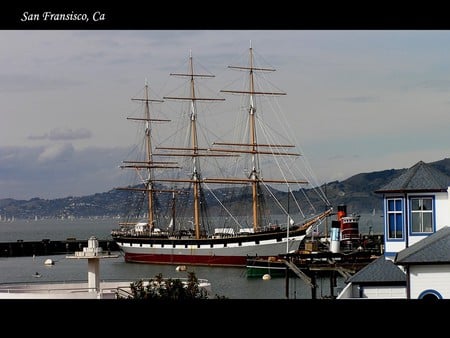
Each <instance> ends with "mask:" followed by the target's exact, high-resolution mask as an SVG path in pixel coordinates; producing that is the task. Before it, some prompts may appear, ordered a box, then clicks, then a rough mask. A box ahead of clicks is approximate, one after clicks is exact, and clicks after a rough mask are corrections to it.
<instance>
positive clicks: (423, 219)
mask: <svg viewBox="0 0 450 338" xmlns="http://www.w3.org/2000/svg"><path fill="white" fill-rule="evenodd" d="M433 218H434V217H433V198H432V197H418V198H416V197H414V198H411V233H416V234H417V233H430V232H433Z"/></svg>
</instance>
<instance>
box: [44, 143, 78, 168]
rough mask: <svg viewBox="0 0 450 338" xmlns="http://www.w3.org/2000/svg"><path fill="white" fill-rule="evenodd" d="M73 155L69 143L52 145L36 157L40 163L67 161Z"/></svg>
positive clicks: (72, 149)
mask: <svg viewBox="0 0 450 338" xmlns="http://www.w3.org/2000/svg"><path fill="white" fill-rule="evenodd" d="M73 153H74V148H73V146H72V144H70V143H64V144H54V145H51V146H48V147H46V148H45V149H44V150H43V151H42V152H41V153H40V154H39V156H38V158H37V161H38V162H40V163H44V162H54V161H63V160H67V159H68V158H70V157H71V156H72V154H73Z"/></svg>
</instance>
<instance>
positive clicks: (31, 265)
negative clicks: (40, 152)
mask: <svg viewBox="0 0 450 338" xmlns="http://www.w3.org/2000/svg"><path fill="white" fill-rule="evenodd" d="M381 222H382V219H381V218H380V216H377V215H367V216H366V217H364V215H361V220H360V231H361V232H362V233H367V232H368V231H369V230H371V231H372V232H375V233H378V232H381V230H382V225H381ZM116 226H117V221H116V220H114V219H82V220H80V219H78V220H36V221H34V220H33V221H25V220H15V221H13V222H0V242H15V241H17V240H23V241H36V240H38V241H39V240H42V239H50V240H65V239H67V238H77V239H88V238H89V237H90V236H96V237H97V238H98V239H106V240H111V239H112V238H111V236H110V231H111V229H113V228H115V227H116ZM369 227H370V229H369ZM117 254H119V255H120V253H118V252H117ZM48 258H50V259H52V260H53V261H54V262H55V264H54V265H52V266H45V265H44V261H45V260H46V259H48ZM187 270H188V271H193V272H195V274H196V276H197V277H198V278H205V279H208V280H209V281H210V282H211V288H212V294H213V295H218V296H224V297H227V298H229V299H286V298H290V299H293V298H295V299H309V298H311V289H310V288H309V287H308V286H307V285H306V284H305V283H304V282H303V281H302V280H300V279H298V278H290V279H289V285H288V287H289V291H288V295H286V280H285V278H272V279H271V280H268V281H265V280H262V279H260V278H247V276H246V269H245V268H219V267H199V266H188V269H187ZM0 271H1V274H0V283H11V282H28V283H33V282H34V283H36V282H39V283H43V282H48V281H71V280H87V262H86V261H84V260H72V259H66V258H65V255H53V256H36V257H12V258H0ZM36 272H39V274H40V275H41V278H35V277H33V275H34V274H35V273H36ZM159 273H162V275H163V277H166V278H169V277H170V278H178V277H180V278H181V277H186V276H187V274H186V272H178V271H176V270H175V266H173V265H150V264H136V263H125V262H124V259H123V257H122V256H119V257H118V258H111V259H105V260H102V261H101V263H100V276H101V279H102V280H114V279H117V280H129V281H137V280H139V279H141V278H152V277H154V276H155V275H157V274H159ZM317 284H318V288H317V293H316V294H317V297H318V298H325V297H328V296H330V284H329V279H328V278H320V279H318V280H317ZM344 286H345V283H344V280H343V278H341V277H338V278H337V286H336V288H335V289H334V290H335V291H334V294H335V295H336V293H337V292H338V290H340V289H341V288H343V287H344Z"/></svg>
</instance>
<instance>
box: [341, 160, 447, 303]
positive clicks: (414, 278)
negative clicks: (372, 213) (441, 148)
mask: <svg viewBox="0 0 450 338" xmlns="http://www.w3.org/2000/svg"><path fill="white" fill-rule="evenodd" d="M449 191H450V177H449V176H447V175H446V174H444V173H442V172H441V171H439V170H437V169H435V168H434V167H432V166H430V165H428V164H426V163H424V162H422V161H420V162H418V163H416V164H415V165H414V166H412V167H411V168H409V169H408V170H406V171H405V172H404V173H403V174H401V175H400V176H398V177H397V178H395V179H394V180H392V181H391V182H390V183H388V184H386V185H385V186H383V187H382V188H380V189H379V190H377V191H376V193H382V194H383V206H384V245H385V252H384V255H383V256H381V257H380V258H379V259H377V260H376V261H374V262H372V263H371V264H369V265H367V266H366V267H364V268H363V269H361V270H360V271H359V272H358V273H357V274H355V275H354V276H352V277H350V278H349V279H347V280H346V283H347V286H346V287H345V288H344V289H343V290H342V292H341V293H340V294H339V295H338V297H337V298H338V299H345V298H386V299H391V298H406V299H423V298H437V299H442V298H448V299H450V228H449V227H448V226H450V197H449ZM402 276H403V277H402Z"/></svg>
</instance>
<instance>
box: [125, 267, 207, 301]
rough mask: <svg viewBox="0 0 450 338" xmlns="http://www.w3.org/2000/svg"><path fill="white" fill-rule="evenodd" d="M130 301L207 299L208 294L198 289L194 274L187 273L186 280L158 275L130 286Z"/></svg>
mask: <svg viewBox="0 0 450 338" xmlns="http://www.w3.org/2000/svg"><path fill="white" fill-rule="evenodd" d="M130 288H131V294H130V296H129V297H128V298H132V299H146V300H151V299H167V300H190V299H207V298H208V292H207V290H206V289H205V288H203V287H200V285H199V281H198V278H197V276H196V275H195V273H194V272H188V278H187V280H181V279H179V278H175V279H172V278H163V276H162V273H159V274H158V275H156V276H155V277H154V278H151V279H149V280H148V281H144V280H143V279H140V280H138V281H136V282H132V283H131V284H130Z"/></svg>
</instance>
